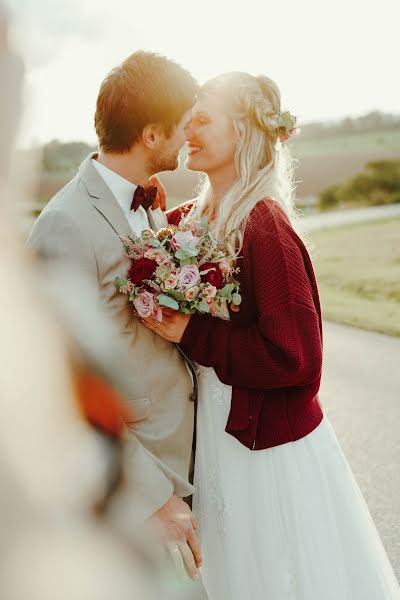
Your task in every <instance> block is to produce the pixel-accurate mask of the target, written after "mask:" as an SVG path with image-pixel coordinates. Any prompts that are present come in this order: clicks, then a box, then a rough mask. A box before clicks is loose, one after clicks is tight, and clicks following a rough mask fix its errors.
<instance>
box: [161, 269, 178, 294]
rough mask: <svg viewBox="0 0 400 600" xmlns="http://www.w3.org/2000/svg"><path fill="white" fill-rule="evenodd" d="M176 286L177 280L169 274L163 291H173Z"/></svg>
mask: <svg viewBox="0 0 400 600" xmlns="http://www.w3.org/2000/svg"><path fill="white" fill-rule="evenodd" d="M177 285H178V278H177V276H176V275H174V274H173V273H171V275H169V276H168V277H167V278H166V279H165V281H164V289H165V290H173V289H175V288H176V286H177Z"/></svg>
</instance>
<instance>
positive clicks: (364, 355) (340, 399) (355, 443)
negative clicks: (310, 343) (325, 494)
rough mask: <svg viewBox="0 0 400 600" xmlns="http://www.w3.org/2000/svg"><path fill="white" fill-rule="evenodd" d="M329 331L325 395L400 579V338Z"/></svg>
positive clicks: (330, 326) (333, 327) (338, 328)
mask: <svg viewBox="0 0 400 600" xmlns="http://www.w3.org/2000/svg"><path fill="white" fill-rule="evenodd" d="M324 331H325V334H324V335H325V341H324V373H323V380H322V386H321V392H320V400H321V402H322V404H323V405H324V407H325V409H326V412H327V414H328V416H329V418H330V420H331V422H332V425H333V427H334V429H335V431H336V434H337V436H338V438H339V441H340V442H341V444H342V448H343V450H344V452H345V454H346V456H347V459H348V461H349V462H350V465H351V467H352V469H353V471H354V474H355V476H356V478H357V480H358V482H359V484H360V487H361V489H362V492H363V494H364V497H365V499H366V501H367V503H368V506H369V508H370V511H371V513H372V516H373V518H374V521H375V523H376V526H377V528H378V530H379V533H380V535H381V538H382V540H383V543H384V545H385V547H386V550H387V552H388V554H389V557H390V559H391V562H392V565H393V567H394V569H395V572H396V575H397V577H398V579H399V580H400V338H394V337H388V336H385V335H382V334H378V333H371V332H367V331H362V330H360V329H355V328H352V327H347V326H345V325H340V324H336V323H330V322H325V323H324Z"/></svg>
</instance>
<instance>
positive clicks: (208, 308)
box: [115, 218, 242, 321]
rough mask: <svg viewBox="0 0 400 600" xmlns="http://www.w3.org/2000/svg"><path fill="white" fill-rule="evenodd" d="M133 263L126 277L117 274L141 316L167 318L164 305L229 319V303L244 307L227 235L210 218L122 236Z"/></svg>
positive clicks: (118, 282) (120, 287) (117, 282)
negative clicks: (215, 230)
mask: <svg viewBox="0 0 400 600" xmlns="http://www.w3.org/2000/svg"><path fill="white" fill-rule="evenodd" d="M123 244H124V248H125V252H126V256H127V257H128V258H129V259H130V261H131V264H130V267H129V270H128V273H127V276H126V277H125V278H122V277H117V278H116V279H115V285H116V287H117V289H118V290H119V292H121V293H122V294H127V295H128V296H129V301H130V302H131V303H132V304H133V310H134V312H136V313H137V314H138V315H139V316H140V317H142V318H146V317H149V316H156V317H157V319H158V320H159V321H161V320H162V307H168V308H171V309H173V310H176V311H180V312H182V313H185V314H193V313H195V312H199V313H202V314H205V313H210V314H211V315H213V316H216V317H220V318H225V319H229V310H228V308H229V306H230V307H231V309H232V310H234V311H237V310H239V305H240V303H241V300H242V299H241V296H240V284H239V282H238V281H237V280H236V279H235V277H234V275H235V274H236V273H237V272H238V270H239V269H238V268H237V267H235V266H234V264H233V261H232V259H233V258H234V257H232V256H231V255H230V253H229V250H228V247H229V245H228V243H227V240H223V241H217V240H216V239H215V238H214V237H213V235H212V234H211V232H210V229H209V226H208V222H207V219H205V218H203V219H200V220H199V221H191V222H183V223H182V224H180V225H179V226H178V227H177V226H174V225H171V226H168V227H166V228H164V229H161V230H160V231H158V232H157V233H155V232H153V231H151V230H145V231H143V232H142V234H141V236H140V237H138V236H136V235H132V236H129V237H128V238H126V239H124V240H123Z"/></svg>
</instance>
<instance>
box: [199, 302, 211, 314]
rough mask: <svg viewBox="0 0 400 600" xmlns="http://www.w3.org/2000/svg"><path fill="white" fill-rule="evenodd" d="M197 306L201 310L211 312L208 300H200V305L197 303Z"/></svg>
mask: <svg viewBox="0 0 400 600" xmlns="http://www.w3.org/2000/svg"><path fill="white" fill-rule="evenodd" d="M197 308H198V309H199V310H200V311H201V312H205V313H208V312H210V307H209V306H208V304H207V302H199V303H198V305H197Z"/></svg>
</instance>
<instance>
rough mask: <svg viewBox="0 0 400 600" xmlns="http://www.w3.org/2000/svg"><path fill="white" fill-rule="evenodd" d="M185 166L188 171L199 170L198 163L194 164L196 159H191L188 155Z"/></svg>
mask: <svg viewBox="0 0 400 600" xmlns="http://www.w3.org/2000/svg"><path fill="white" fill-rule="evenodd" d="M185 167H186V169H187V170H188V171H201V168H199V165H196V160H193V159H192V158H190V157H189V158H188V159H187V160H186V163H185Z"/></svg>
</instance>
